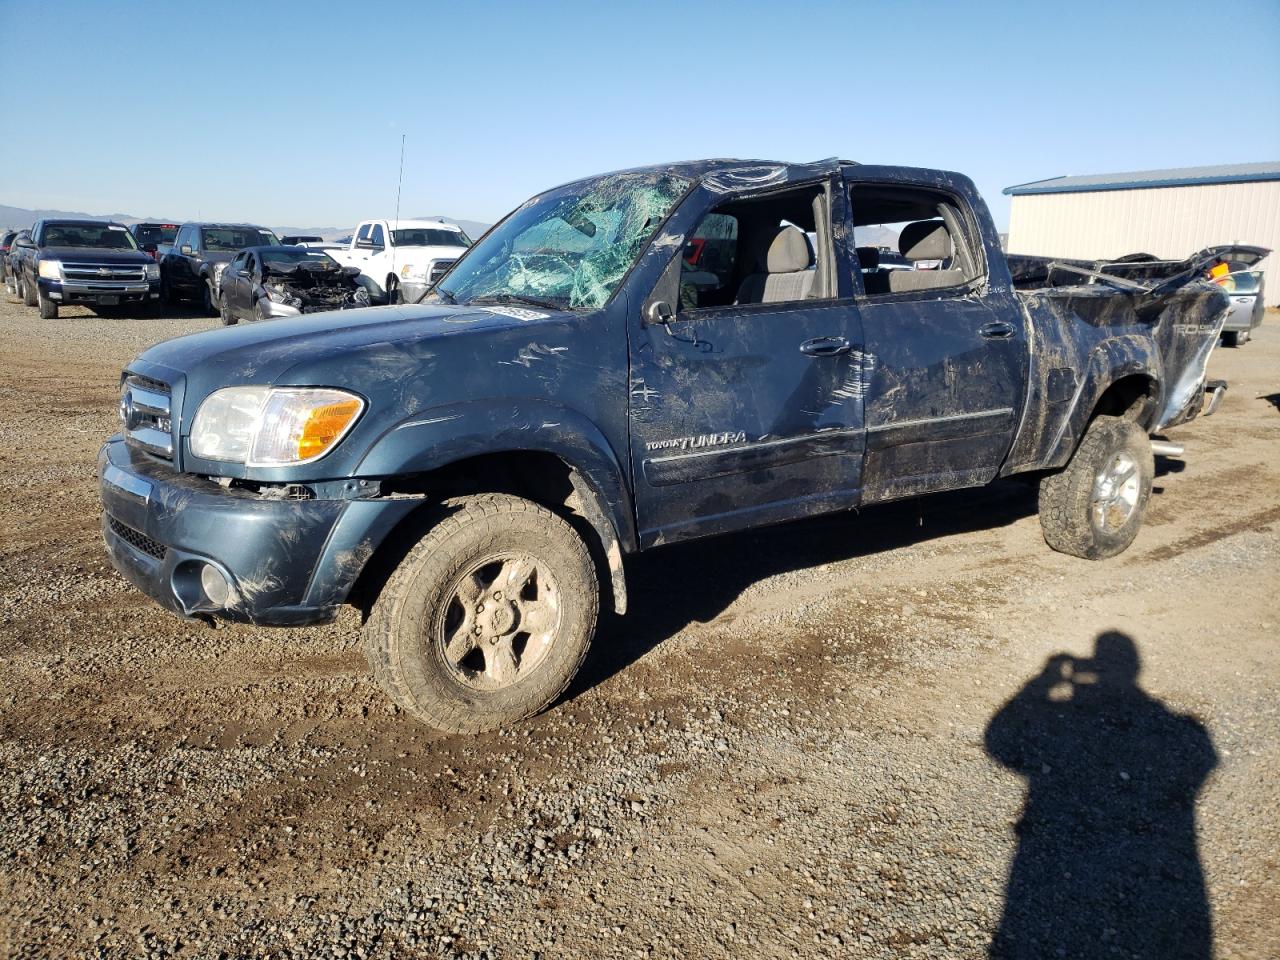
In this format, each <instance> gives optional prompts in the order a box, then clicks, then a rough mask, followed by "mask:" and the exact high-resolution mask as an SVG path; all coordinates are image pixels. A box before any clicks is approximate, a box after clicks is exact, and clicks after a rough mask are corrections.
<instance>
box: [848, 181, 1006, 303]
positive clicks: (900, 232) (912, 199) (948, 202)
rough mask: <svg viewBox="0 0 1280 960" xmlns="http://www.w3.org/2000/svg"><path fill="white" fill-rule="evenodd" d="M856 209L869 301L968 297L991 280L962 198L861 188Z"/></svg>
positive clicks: (855, 194)
mask: <svg viewBox="0 0 1280 960" xmlns="http://www.w3.org/2000/svg"><path fill="white" fill-rule="evenodd" d="M850 203H851V206H852V210H853V224H854V228H853V233H854V243H855V245H856V248H857V250H856V253H857V261H858V265H859V267H860V271H859V272H860V273H861V275H862V286H863V290H864V291H865V292H866V295H867V296H868V297H882V296H890V295H913V294H914V295H916V296H919V297H928V298H931V299H933V298H937V297H939V296H964V295H966V294H967V293H968V292H969V288H970V286H971V285H972V284H973V283H974V282H975V281H978V280H981V279H982V278H983V277H984V276H985V275H986V261H985V258H984V257H983V252H982V244H981V243H980V242H979V237H978V234H977V230H976V227H975V226H974V221H973V218H972V217H971V216H970V214H969V211H968V208H967V206H966V205H965V204H964V202H963V201H962V200H960V199H959V198H958V197H953V196H951V195H949V194H945V193H939V192H936V191H933V190H928V189H923V188H917V187H901V186H897V185H890V186H886V185H882V184H856V183H855V184H853V186H852V187H851V190H850Z"/></svg>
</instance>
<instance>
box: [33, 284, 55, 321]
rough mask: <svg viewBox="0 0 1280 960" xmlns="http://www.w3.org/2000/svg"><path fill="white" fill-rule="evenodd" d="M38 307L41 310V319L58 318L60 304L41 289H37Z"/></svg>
mask: <svg viewBox="0 0 1280 960" xmlns="http://www.w3.org/2000/svg"><path fill="white" fill-rule="evenodd" d="M36 307H37V309H39V311H40V319H41V320H57V319H58V305H57V304H56V303H54V302H53V301H52V300H50V299H49V298H48V297H46V296H45V295H44V294H43V293H41V292H40V291H39V290H37V291H36Z"/></svg>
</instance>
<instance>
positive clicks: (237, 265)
mask: <svg viewBox="0 0 1280 960" xmlns="http://www.w3.org/2000/svg"><path fill="white" fill-rule="evenodd" d="M246 256H247V254H243V253H237V254H236V255H235V257H234V258H233V259H232V261H231V265H230V266H229V267H227V271H228V272H235V271H236V270H243V269H245V258H246Z"/></svg>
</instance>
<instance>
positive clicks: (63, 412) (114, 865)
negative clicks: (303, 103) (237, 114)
mask: <svg viewBox="0 0 1280 960" xmlns="http://www.w3.org/2000/svg"><path fill="white" fill-rule="evenodd" d="M3 299H4V298H3V297H2V296H0V300H3ZM73 313H74V311H69V312H68V315H67V316H65V317H64V318H62V319H60V320H57V321H51V322H44V321H40V320H38V319H37V318H36V315H35V311H34V310H30V309H25V308H22V307H20V306H18V305H16V304H14V303H12V302H6V303H3V304H0V355H2V356H3V357H4V364H3V372H0V378H2V379H0V469H2V470H3V476H4V477H5V489H6V492H7V498H8V502H7V504H6V506H5V508H4V510H3V513H0V583H2V584H3V586H2V587H0V768H2V771H3V775H2V776H0V907H2V908H3V909H0V953H2V954H5V955H11V956H28V957H47V956H77V957H79V956H98V955H103V956H118V957H140V956H149V957H161V956H172V955H177V956H198V957H209V956H220V955H221V956H231V957H238V956H282V957H285V956H287V957H361V958H364V957H411V956H429V957H434V956H440V955H443V956H469V957H533V956H541V957H599V956H608V957H615V956H616V957H649V956H657V957H663V956H688V957H704V956H705V957H743V956H745V957H767V958H771V957H790V956H806V957H808V956H865V957H938V958H943V957H946V958H957V957H958V958H964V957H979V956H986V955H987V953H988V950H989V949H990V947H991V943H992V939H993V937H995V938H996V939H997V949H996V950H995V953H996V955H999V956H1035V957H1058V956H1063V957H1092V956H1142V957H1148V956H1149V957H1153V958H1154V957H1162V958H1168V957H1178V956H1194V957H1207V956H1208V955H1209V954H1208V952H1207V950H1208V945H1207V940H1208V938H1209V937H1210V936H1211V937H1212V940H1213V943H1214V944H1215V945H1216V955H1217V956H1218V957H1220V958H1268V957H1269V958H1274V957H1276V956H1280V854H1278V852H1277V851H1278V850H1280V746H1278V744H1280V649H1278V645H1277V637H1278V636H1280V599H1278V598H1280V375H1278V374H1277V370H1280V317H1278V316H1276V314H1275V312H1274V311H1273V312H1271V313H1270V314H1269V315H1268V318H1267V324H1266V325H1265V326H1264V327H1263V329H1262V330H1261V332H1260V335H1259V336H1257V338H1256V340H1255V341H1254V342H1252V343H1250V344H1248V345H1247V346H1245V347H1244V348H1242V349H1238V350H1219V351H1217V353H1216V354H1215V356H1214V359H1213V363H1212V373H1213V374H1214V375H1217V376H1224V377H1226V378H1227V379H1229V380H1230V382H1231V390H1230V392H1229V393H1228V395H1227V399H1226V401H1225V403H1224V405H1223V408H1222V409H1221V411H1220V412H1219V414H1218V415H1217V416H1216V417H1214V418H1212V419H1209V420H1205V421H1200V422H1197V423H1195V424H1192V425H1191V426H1189V427H1186V428H1183V429H1181V430H1178V431H1175V436H1174V439H1178V440H1181V441H1183V442H1185V444H1186V446H1187V457H1186V461H1185V466H1184V464H1182V463H1178V462H1170V461H1161V462H1160V463H1159V465H1158V467H1159V469H1158V472H1159V474H1160V476H1159V477H1158V479H1157V481H1156V489H1157V493H1156V495H1155V496H1153V498H1152V503H1151V509H1150V513H1149V517H1148V524H1147V527H1146V528H1145V529H1144V531H1143V533H1142V534H1141V536H1140V537H1139V539H1138V542H1137V543H1136V545H1135V546H1134V547H1133V549H1131V550H1130V551H1129V552H1128V553H1127V554H1125V555H1123V556H1121V557H1120V558H1117V559H1115V560H1112V561H1109V562H1104V563H1089V562H1086V561H1082V560H1076V559H1072V558H1070V557H1066V556H1061V555H1058V554H1054V553H1052V552H1050V551H1049V549H1048V548H1047V547H1046V546H1045V545H1044V543H1043V541H1042V540H1041V537H1040V531H1039V528H1038V524H1037V520H1036V517H1035V501H1034V495H1033V494H1032V493H1031V492H1030V491H1029V490H1028V488H1027V487H1025V486H1023V485H1021V484H1013V483H1011V484H1007V485H1000V486H997V487H994V488H991V489H988V490H982V491H972V492H966V493H962V494H956V495H949V496H944V497H939V498H933V499H929V500H922V501H912V502H909V503H901V504H896V505H892V506H888V507H882V508H879V509H875V510H868V511H866V512H865V513H863V514H862V515H848V516H839V517H834V518H828V519H823V520H820V521H815V522H806V523H802V524H795V525H791V526H787V527H781V528H776V529H771V530H768V531H763V532H759V533H753V534H749V535H742V536H735V537H731V538H727V539H721V540H714V541H709V542H706V543H703V544H695V545H690V546H684V547H671V548H667V549H665V550H660V551H657V552H654V553H652V554H649V555H646V556H645V557H642V558H638V559H637V560H635V562H633V563H632V564H631V565H630V567H629V578H630V583H631V587H632V604H633V609H634V612H633V614H631V615H629V616H628V617H627V618H626V619H625V620H619V621H615V622H608V623H606V624H605V625H604V627H603V631H602V635H601V637H600V638H599V640H598V641H597V645H596V647H595V649H594V652H593V654H592V656H591V658H590V660H589V662H588V666H587V670H586V673H585V675H584V676H583V678H582V679H581V680H580V681H579V682H578V683H577V684H575V686H574V688H573V689H572V691H571V693H570V695H569V696H568V697H567V698H566V700H565V701H564V702H562V703H560V704H559V705H558V706H556V707H555V708H554V709H553V710H551V711H550V712H548V713H547V714H545V715H543V716H540V717H537V718H535V719H533V720H532V721H529V722H528V723H526V724H524V725H522V726H521V727H520V728H518V729H515V730H511V731H508V732H505V733H502V734H494V735H488V736H482V737H476V738H460V737H446V736H441V735H437V734H435V733H432V732H430V731H428V730H426V729H424V728H422V727H420V726H417V725H415V724H414V723H413V722H411V721H409V720H408V719H406V718H405V717H404V716H403V715H402V714H397V713H396V712H395V711H394V710H393V709H392V708H391V707H389V706H388V704H387V702H386V701H384V699H383V698H382V696H381V695H380V694H379V692H378V691H377V690H376V688H375V687H374V686H373V684H372V683H371V681H370V680H369V677H368V674H367V672H366V669H365V664H364V661H363V657H362V655H361V653H360V651H359V645H358V629H359V624H358V619H357V617H356V616H355V615H354V613H353V614H352V615H351V616H348V617H346V618H344V619H343V620H342V621H341V622H339V623H338V624H336V625H334V626H331V627H327V628H320V629H314V630H290V631H268V630H256V629H251V628H245V627H222V628H220V629H217V630H209V629H205V628H201V627H198V626H190V625H187V624H185V623H182V622H180V621H178V620H176V619H174V618H172V617H169V616H168V615H166V614H164V613H162V612H161V611H160V610H159V609H158V608H156V607H154V606H152V605H151V604H150V603H148V602H146V601H144V600H143V599H142V598H141V597H140V596H139V595H138V594H136V593H135V592H133V591H132V590H130V589H128V588H127V587H126V586H125V585H124V583H123V582H122V581H121V580H120V579H118V578H117V577H116V576H115V574H114V573H113V572H112V570H111V569H110V568H109V567H108V566H106V565H105V562H104V558H103V552H102V549H101V547H100V543H99V535H98V530H97V525H98V506H97V499H96V492H95V491H96V487H95V478H94V457H95V454H96V452H97V449H98V445H99V444H100V442H101V441H102V439H103V438H104V437H106V436H107V435H108V434H109V433H111V432H112V431H113V429H114V422H115V400H116V387H115V383H116V376H117V372H118V370H119V368H120V366H121V365H122V364H123V363H124V362H125V361H127V360H128V359H129V358H130V357H131V356H132V355H134V354H135V353H137V352H138V351H139V350H141V349H142V348H144V347H145V346H146V345H147V344H149V343H152V342H154V341H157V340H160V339H163V338H166V337H170V336H175V335H178V334H181V333H187V332H191V331H196V330H200V329H204V328H208V327H212V326H213V325H215V323H216V321H211V320H205V319H199V318H193V317H190V316H188V317H185V318H182V317H179V318H176V319H148V320H123V319H98V318H95V317H92V316H91V315H88V314H87V313H84V312H81V313H80V314H79V315H72V314H73ZM1111 631H1114V632H1111ZM1099 637H1101V639H1098V638H1099ZM1126 638H1129V639H1126ZM1095 643H1096V655H1095ZM1059 653H1067V654H1071V655H1073V656H1075V657H1077V658H1080V659H1081V660H1083V661H1084V662H1081V663H1075V664H1074V665H1073V666H1071V667H1070V668H1069V667H1068V666H1066V665H1064V664H1063V662H1062V661H1061V660H1053V661H1051V662H1050V661H1049V658H1051V657H1053V656H1054V655H1055V654H1059ZM1135 655H1136V656H1137V657H1139V658H1140V661H1141V672H1140V673H1139V674H1138V675H1137V676H1136V679H1135V676H1134V673H1133V670H1134V667H1135V662H1134V657H1135ZM1046 663H1048V664H1049V672H1047V673H1046V672H1045V671H1046ZM1068 669H1071V670H1073V671H1074V673H1073V674H1072V677H1073V679H1071V680H1068V679H1065V677H1066V676H1067V673H1066V671H1067V670H1068ZM1020 691H1021V692H1020ZM1028 791H1030V793H1028ZM1197 791H1198V792H1197ZM1024 802H1025V803H1026V808H1025V811H1024ZM1197 860H1198V861H1199V864H1197ZM1201 869H1202V870H1203V881H1202V880H1201V872H1200V871H1201ZM1011 870H1012V881H1011V880H1010V877H1011ZM1210 925H1211V927H1210ZM1210 929H1211V931H1212V932H1211V933H1210ZM997 930H999V931H1000V933H999V934H997ZM1019 944H1021V946H1019Z"/></svg>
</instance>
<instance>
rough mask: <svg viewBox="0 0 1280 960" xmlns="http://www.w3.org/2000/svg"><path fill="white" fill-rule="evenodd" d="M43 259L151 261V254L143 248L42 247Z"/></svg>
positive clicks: (75, 261) (64, 260) (114, 261)
mask: <svg viewBox="0 0 1280 960" xmlns="http://www.w3.org/2000/svg"><path fill="white" fill-rule="evenodd" d="M40 258H41V259H42V260H61V261H63V262H64V263H126V264H127V263H151V262H152V260H151V257H150V255H149V254H146V253H143V252H142V251H141V250H98V249H95V248H93V247H41V248H40Z"/></svg>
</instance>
